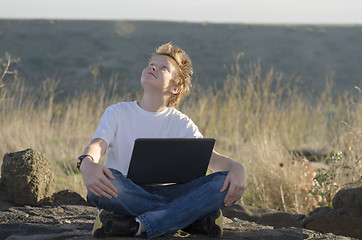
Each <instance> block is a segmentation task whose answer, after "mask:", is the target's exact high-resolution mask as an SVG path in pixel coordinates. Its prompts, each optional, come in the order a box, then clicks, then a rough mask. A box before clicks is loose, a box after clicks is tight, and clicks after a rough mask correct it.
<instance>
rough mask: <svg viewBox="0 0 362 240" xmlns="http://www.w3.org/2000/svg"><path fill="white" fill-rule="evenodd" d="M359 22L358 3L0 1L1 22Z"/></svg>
mask: <svg viewBox="0 0 362 240" xmlns="http://www.w3.org/2000/svg"><path fill="white" fill-rule="evenodd" d="M14 18H15V19H19V18H20V19H95V20H116V19H119V20H162V21H182V22H184V21H186V22H211V23H265V24H288V23H290V24H362V0H178V1H173V0H127V1H125V0H0V19H14Z"/></svg>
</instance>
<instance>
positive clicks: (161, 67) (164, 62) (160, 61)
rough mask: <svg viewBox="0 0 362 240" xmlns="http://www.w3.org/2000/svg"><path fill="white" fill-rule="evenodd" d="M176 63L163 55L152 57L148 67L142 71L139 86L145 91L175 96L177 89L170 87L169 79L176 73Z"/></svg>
mask: <svg viewBox="0 0 362 240" xmlns="http://www.w3.org/2000/svg"><path fill="white" fill-rule="evenodd" d="M175 66H176V62H175V60H173V59H172V58H170V57H168V56H165V55H156V56H154V57H153V58H152V59H151V61H150V63H149V65H148V66H147V67H146V68H145V69H143V71H142V76H141V84H142V86H143V89H144V90H145V91H148V90H150V91H155V92H156V93H160V94H161V93H163V94H165V93H166V94H176V93H177V92H178V90H177V88H175V87H174V86H173V85H172V82H171V79H172V78H173V76H174V75H175V73H176V68H175Z"/></svg>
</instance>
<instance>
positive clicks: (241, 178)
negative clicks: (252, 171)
mask: <svg viewBox="0 0 362 240" xmlns="http://www.w3.org/2000/svg"><path fill="white" fill-rule="evenodd" d="M209 168H210V169H211V170H212V171H213V172H217V171H229V173H228V175H227V176H226V178H225V181H224V186H223V187H222V188H221V189H220V192H224V191H225V190H226V189H228V188H229V190H228V192H227V194H226V197H225V200H224V203H225V206H230V205H231V204H233V203H234V202H235V201H236V200H238V199H239V198H240V197H241V196H242V195H243V193H244V191H245V188H246V185H247V181H246V178H247V176H246V168H245V166H244V165H243V164H242V163H240V162H237V161H234V160H232V159H231V158H228V157H226V156H223V155H221V154H219V153H218V152H216V151H215V150H214V151H213V152H212V155H211V159H210V164H209Z"/></svg>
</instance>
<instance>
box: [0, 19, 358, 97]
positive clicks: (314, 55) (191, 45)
mask: <svg viewBox="0 0 362 240" xmlns="http://www.w3.org/2000/svg"><path fill="white" fill-rule="evenodd" d="M169 41H173V42H174V43H175V44H177V45H179V46H181V47H182V48H183V49H185V50H186V51H187V52H188V53H189V55H190V56H191V58H192V60H193V63H194V69H195V76H194V78H196V79H197V81H198V82H199V83H201V84H214V83H215V82H216V83H221V82H222V81H224V80H225V79H226V75H227V74H228V73H230V67H231V65H232V64H233V62H234V59H235V56H236V55H237V54H238V53H239V52H244V56H243V57H241V58H240V63H241V64H244V63H248V62H249V61H256V60H257V59H258V58H260V61H261V64H262V67H263V70H265V71H267V70H269V68H270V67H274V69H275V71H281V72H283V73H284V74H285V76H286V78H285V79H287V78H288V76H290V75H297V76H300V77H301V81H302V86H303V88H304V89H305V90H308V89H314V90H315V91H318V89H321V88H322V87H323V85H324V82H325V79H326V76H330V75H332V73H334V74H335V75H334V80H335V82H336V90H337V92H342V91H344V90H352V89H353V87H354V86H359V87H361V83H362V26H360V25H355V26H333V25H331V26H325V25H321V26H319V25H318V26H317V25H250V24H248V25H244V24H209V23H181V22H153V21H148V22H147V21H65V20H55V21H54V20H0V57H4V56H5V52H9V53H10V54H11V55H12V57H20V58H21V62H20V63H19V64H17V66H16V67H17V69H19V71H20V75H21V76H23V77H24V78H25V80H26V83H27V84H28V86H32V87H37V86H38V84H39V83H40V82H41V81H43V80H44V78H45V77H46V76H50V77H52V76H55V77H56V78H60V79H61V83H60V85H59V89H61V90H63V91H64V92H69V91H73V90H74V89H81V88H84V87H88V86H90V85H91V84H92V83H93V76H92V74H91V73H90V69H92V68H94V67H96V66H98V67H99V68H98V69H99V70H100V75H99V77H98V79H100V80H102V81H108V80H109V78H110V76H111V75H112V74H115V73H118V74H119V79H121V80H122V81H126V82H127V85H128V86H130V87H133V86H139V85H138V84H139V77H140V74H141V71H142V69H143V68H144V67H145V66H146V65H147V61H148V58H149V57H150V53H152V52H153V51H154V50H155V48H156V47H157V46H159V45H160V44H162V43H166V42H169Z"/></svg>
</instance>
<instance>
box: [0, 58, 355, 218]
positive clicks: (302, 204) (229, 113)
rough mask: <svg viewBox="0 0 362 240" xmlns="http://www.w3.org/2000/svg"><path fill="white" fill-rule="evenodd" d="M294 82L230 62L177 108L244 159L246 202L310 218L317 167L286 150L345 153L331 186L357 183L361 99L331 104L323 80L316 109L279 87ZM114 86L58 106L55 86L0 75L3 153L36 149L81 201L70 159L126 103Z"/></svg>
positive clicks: (343, 99)
mask: <svg viewBox="0 0 362 240" xmlns="http://www.w3.org/2000/svg"><path fill="white" fill-rule="evenodd" d="M2 65H3V66H5V65H6V62H5V63H4V62H2ZM4 69H5V68H4V67H3V68H2V71H3V70H4ZM0 73H1V72H0ZM295 81H296V79H284V77H283V75H282V74H280V73H275V72H274V71H273V70H272V69H271V70H269V71H268V72H266V73H263V72H262V70H261V67H260V64H258V63H255V64H250V65H248V66H244V67H243V68H241V67H240V66H239V65H238V64H237V63H236V64H235V66H233V68H232V70H231V74H230V75H229V76H228V77H227V80H226V81H225V84H224V88H222V89H214V88H209V89H204V88H202V87H200V86H199V87H198V86H195V87H194V89H193V94H192V95H191V96H189V97H188V98H187V99H186V100H185V101H184V102H183V103H182V105H181V106H180V109H181V111H183V112H184V113H186V114H187V115H189V116H190V117H191V119H193V120H194V122H195V123H196V124H197V125H198V126H199V128H200V130H201V132H202V133H203V134H204V135H205V136H208V137H215V138H216V139H217V145H216V148H217V150H218V151H219V152H221V153H223V154H225V155H229V156H230V157H232V158H234V159H236V160H239V161H241V162H243V163H245V165H246V166H247V168H248V184H249V186H248V189H247V191H246V192H245V195H244V202H245V203H246V204H249V205H254V206H258V207H269V208H274V209H279V210H285V211H290V212H299V213H306V212H308V211H310V210H311V209H313V208H314V207H316V204H317V202H318V201H319V200H320V199H316V198H315V197H314V196H312V195H311V194H308V190H310V188H311V184H312V179H313V176H314V175H315V171H316V167H315V165H312V164H310V162H308V161H307V160H305V159H304V158H302V157H297V156H295V155H294V154H293V152H292V150H297V149H302V148H308V149H310V150H313V151H318V150H319V151H324V152H323V153H328V152H329V151H331V150H335V151H342V152H343V153H344V158H343V161H344V162H345V163H346V164H347V165H349V166H351V167H353V169H352V170H351V171H350V174H349V176H348V177H347V178H346V177H344V178H342V177H341V178H339V179H334V180H333V181H334V184H335V185H336V186H338V187H343V186H346V185H348V186H352V185H353V186H361V185H362V183H361V172H362V166H361V156H362V147H361V146H362V144H361V138H362V133H361V129H362V119H361V118H362V101H361V97H362V94H361V93H359V92H358V91H357V90H351V91H350V92H348V93H345V94H344V95H343V96H339V97H337V98H335V97H333V93H332V91H333V84H332V82H331V81H329V83H328V84H327V87H326V89H325V91H324V92H323V93H321V95H320V96H317V97H316V98H315V99H316V100H315V102H314V103H313V104H312V103H311V101H309V100H308V99H306V98H305V97H303V96H302V94H301V93H299V92H298V88H297V87H294V86H293V85H291V84H285V83H286V82H287V83H290V82H295ZM118 82H120V81H119V80H118V79H117V77H114V78H113V81H111V84H110V85H109V86H107V87H101V88H99V89H97V90H94V91H92V92H86V93H82V94H80V95H78V96H77V97H72V98H70V99H67V100H65V101H63V102H59V103H55V102H54V97H55V96H56V86H57V84H58V82H57V81H55V80H53V79H46V80H45V81H44V88H43V89H40V91H39V92H34V93H30V92H27V91H26V89H24V87H23V85H22V84H21V80H19V79H18V78H17V75H16V74H14V75H8V78H7V79H5V78H2V79H0V85H1V84H4V85H3V87H1V88H0V126H1V129H0V155H1V156H3V155H4V154H5V153H6V152H14V151H19V150H24V149H26V148H34V149H36V150H38V151H40V152H42V153H43V154H45V155H46V156H47V157H48V158H49V159H50V160H51V162H52V165H53V167H54V171H55V173H56V183H57V189H58V190H61V189H65V188H69V189H72V190H75V191H77V192H79V193H80V194H81V195H83V196H85V194H86V191H85V187H84V185H83V182H82V177H81V174H80V173H79V172H78V171H77V170H76V167H75V159H76V157H77V156H78V155H79V154H80V153H81V152H82V150H83V148H84V147H85V146H86V145H87V144H88V142H89V140H90V138H91V136H92V135H93V133H94V131H95V129H96V127H97V124H98V121H99V119H100V117H101V115H102V113H103V111H104V110H105V108H106V107H107V106H109V105H110V104H112V103H116V102H118V101H121V100H127V99H129V100H130V99H131V96H130V94H121V95H119V94H117V93H118V92H119V91H117V89H121V88H120V87H119V86H118V85H117V83H118ZM137 94H139V93H135V94H134V95H133V96H135V95H136V96H137ZM0 161H1V160H0ZM325 166H326V167H328V166H327V165H325Z"/></svg>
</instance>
